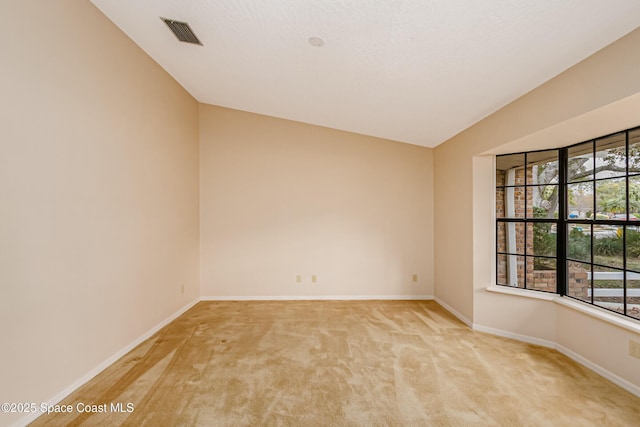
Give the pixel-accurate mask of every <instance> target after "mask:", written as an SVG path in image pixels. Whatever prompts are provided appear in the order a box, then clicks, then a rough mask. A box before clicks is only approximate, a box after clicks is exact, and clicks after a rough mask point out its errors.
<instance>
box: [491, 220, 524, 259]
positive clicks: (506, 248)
mask: <svg viewBox="0 0 640 427" xmlns="http://www.w3.org/2000/svg"><path fill="white" fill-rule="evenodd" d="M524 241H525V236H524V223H521V222H498V234H497V247H498V252H508V253H512V254H520V255H524Z"/></svg>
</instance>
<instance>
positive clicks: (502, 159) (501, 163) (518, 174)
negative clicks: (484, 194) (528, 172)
mask: <svg viewBox="0 0 640 427" xmlns="http://www.w3.org/2000/svg"><path fill="white" fill-rule="evenodd" d="M496 185H524V154H509V155H506V156H496Z"/></svg>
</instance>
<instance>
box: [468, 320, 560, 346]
mask: <svg viewBox="0 0 640 427" xmlns="http://www.w3.org/2000/svg"><path fill="white" fill-rule="evenodd" d="M472 329H473V330H474V331H478V332H486V333H487V334H491V335H497V336H499V337H504V338H511V339H514V340H516V341H522V342H526V343H528V344H535V345H539V346H542V347H548V348H553V349H555V348H556V343H555V342H553V341H549V340H543V339H542V338H536V337H532V336H529V335H522V334H516V333H515V332H510V331H505V330H502V329H495V328H490V327H488V326H482V325H477V324H474V325H473V326H472Z"/></svg>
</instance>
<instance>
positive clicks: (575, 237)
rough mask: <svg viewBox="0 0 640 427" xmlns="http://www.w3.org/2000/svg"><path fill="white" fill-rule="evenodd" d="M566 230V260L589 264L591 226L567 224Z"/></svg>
mask: <svg viewBox="0 0 640 427" xmlns="http://www.w3.org/2000/svg"><path fill="white" fill-rule="evenodd" d="M568 230H569V231H568V234H569V237H568V240H567V258H571V259H574V260H576V261H585V262H591V226H590V225H587V224H569V226H568Z"/></svg>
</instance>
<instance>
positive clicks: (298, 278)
mask: <svg viewBox="0 0 640 427" xmlns="http://www.w3.org/2000/svg"><path fill="white" fill-rule="evenodd" d="M296 283H302V276H301V275H300V274H297V275H296Z"/></svg>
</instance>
